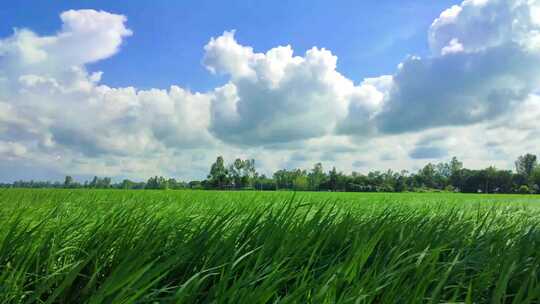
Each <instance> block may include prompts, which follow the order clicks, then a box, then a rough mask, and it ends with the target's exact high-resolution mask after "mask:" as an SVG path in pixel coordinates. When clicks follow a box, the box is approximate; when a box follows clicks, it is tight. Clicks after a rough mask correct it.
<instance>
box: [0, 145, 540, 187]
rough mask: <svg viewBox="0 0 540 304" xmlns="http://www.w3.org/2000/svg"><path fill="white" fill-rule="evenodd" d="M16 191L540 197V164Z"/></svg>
mask: <svg viewBox="0 0 540 304" xmlns="http://www.w3.org/2000/svg"><path fill="white" fill-rule="evenodd" d="M0 187H15V188H89V189H162V190H165V189H208V190H266V191H276V190H294V191H347V192H406V191H408V192H430V191H448V192H464V193H523V194H535V193H536V194H540V165H539V164H538V160H537V157H536V155H533V154H525V155H522V156H520V157H519V158H518V159H517V160H516V161H515V170H514V171H512V170H499V169H497V168H495V167H493V166H490V167H488V168H485V169H480V170H472V169H467V168H464V167H463V163H462V162H460V161H459V160H458V159H457V158H456V157H453V158H452V159H451V160H450V161H449V162H441V163H437V164H433V163H428V164H427V165H425V166H424V167H423V168H422V169H420V170H418V171H417V172H413V173H411V172H408V171H399V172H397V171H393V170H387V171H371V172H369V173H367V174H361V173H357V172H353V173H351V174H345V173H343V172H340V171H338V170H336V168H335V167H333V168H332V169H331V170H329V171H325V170H324V168H323V166H322V164H321V163H316V164H315V165H314V166H313V167H312V168H311V169H308V170H306V169H300V168H297V169H281V170H278V171H276V172H274V173H273V175H272V176H266V175H264V174H259V173H258V172H257V170H256V168H255V160H253V159H245V160H244V159H236V160H234V161H233V162H232V163H230V164H226V163H225V160H224V159H223V157H221V156H219V157H217V159H216V161H215V162H214V163H213V164H212V165H211V167H210V170H209V174H208V176H207V178H206V179H204V180H200V181H189V182H184V181H180V180H176V179H174V178H165V177H163V176H154V177H151V178H149V179H148V180H147V181H146V182H135V181H131V180H129V179H124V180H122V181H120V182H113V181H112V179H111V178H109V177H103V178H101V177H97V176H96V177H94V178H93V179H91V180H89V181H85V182H83V183H80V182H78V181H75V180H74V179H73V178H72V177H71V176H66V177H65V180H64V182H63V183H62V182H49V181H16V182H13V183H8V184H0Z"/></svg>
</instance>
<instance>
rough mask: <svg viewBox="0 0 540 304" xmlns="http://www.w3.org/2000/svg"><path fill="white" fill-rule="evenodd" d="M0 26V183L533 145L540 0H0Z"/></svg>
mask: <svg viewBox="0 0 540 304" xmlns="http://www.w3.org/2000/svg"><path fill="white" fill-rule="evenodd" d="M0 20H2V22H1V24H0V182H2V181H11V180H13V179H32V178H34V179H47V178H50V179H62V176H64V175H66V174H69V175H73V176H75V177H80V178H84V177H89V176H93V175H99V176H111V177H113V178H115V179H120V178H124V177H128V178H132V179H136V180H141V179H145V178H147V177H148V176H154V175H164V176H172V177H178V178H182V179H193V178H204V177H205V176H206V173H207V171H208V168H209V166H210V164H211V163H212V162H213V161H214V160H215V158H216V157H217V156H218V155H223V156H224V157H225V159H226V160H228V161H232V160H233V159H235V158H237V157H240V158H255V159H256V167H257V169H258V170H259V172H262V173H265V174H272V172H274V171H275V170H277V169H280V168H284V167H286V168H297V167H298V168H310V167H311V166H313V164H314V163H316V162H322V163H323V166H324V167H325V168H330V167H332V166H336V167H337V168H338V170H341V171H344V172H351V171H357V172H363V173H365V172H367V171H369V170H386V169H390V168H392V169H395V170H402V169H406V170H412V171H414V170H418V169H419V168H421V167H422V166H423V165H425V164H426V163H427V162H434V163H436V162H442V161H448V160H449V159H450V158H451V157H452V156H457V157H458V158H459V159H460V160H462V161H463V162H464V164H465V166H467V167H472V168H483V167H487V166H490V165H495V166H496V167H498V168H504V169H511V168H512V167H513V162H514V160H515V159H516V158H517V157H518V156H519V155H521V154H524V153H528V152H529V153H536V154H538V153H540V151H537V150H538V147H540V127H539V126H538V121H539V120H540V95H539V94H538V92H540V0H463V1H446V0H444V1H428V0H416V1H414V0H411V1H390V0H380V1H280V2H276V1H207V0H201V1H158V0H154V1H48V2H45V1H9V2H6V3H5V4H4V5H3V6H2V7H0ZM14 29H16V30H14Z"/></svg>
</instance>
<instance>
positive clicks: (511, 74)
mask: <svg viewBox="0 0 540 304" xmlns="http://www.w3.org/2000/svg"><path fill="white" fill-rule="evenodd" d="M539 7H540V2H538V1H529V0H482V1H480V0H466V1H464V2H463V3H462V4H461V5H459V6H453V7H452V8H450V9H448V10H446V11H444V12H443V13H442V14H441V15H440V17H439V18H437V19H436V20H435V21H434V22H433V24H432V25H431V28H430V30H429V43H430V47H431V51H432V53H433V54H432V55H431V56H429V57H427V58H419V57H410V58H409V59H407V60H406V61H405V62H403V63H402V64H401V65H400V68H399V70H398V71H397V73H396V74H395V75H394V83H393V85H392V87H391V89H390V91H389V92H388V93H387V97H386V98H385V101H384V106H383V110H381V111H380V113H378V114H377V117H376V119H375V121H376V122H375V124H376V125H377V128H378V129H379V130H380V131H382V132H384V133H402V132H407V131H418V130H425V129H429V128H433V127H439V126H460V125H468V124H472V123H478V122H482V121H490V120H493V119H495V118H497V117H499V116H501V115H504V114H506V113H508V112H509V111H510V110H511V109H512V108H514V107H519V106H520V105H521V104H522V103H523V101H524V100H525V99H526V98H527V96H528V95H529V94H531V93H534V92H535V91H536V90H538V88H540V48H539V47H538V46H539V45H538V44H537V42H538V38H539V37H540V36H539V33H540V31H539V30H540V27H539V23H538V20H537V16H536V13H534V12H535V11H537V10H538V8H539Z"/></svg>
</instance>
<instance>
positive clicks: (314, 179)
mask: <svg viewBox="0 0 540 304" xmlns="http://www.w3.org/2000/svg"><path fill="white" fill-rule="evenodd" d="M326 178H327V177H326V174H325V173H324V171H323V166H322V164H321V163H316V164H315V166H313V169H311V172H310V173H309V174H308V183H309V188H310V189H311V190H315V191H318V190H319V189H320V187H321V184H322V183H324V182H325V179H326Z"/></svg>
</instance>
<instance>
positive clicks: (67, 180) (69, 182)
mask: <svg viewBox="0 0 540 304" xmlns="http://www.w3.org/2000/svg"><path fill="white" fill-rule="evenodd" d="M73 184H74V182H73V177H71V176H69V175H67V176H66V178H65V179H64V188H71V187H72V186H73Z"/></svg>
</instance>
